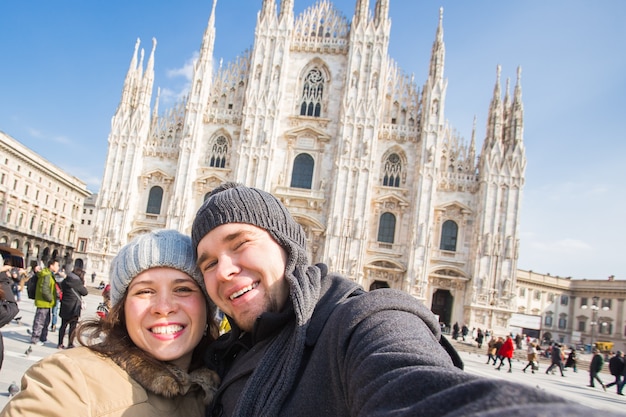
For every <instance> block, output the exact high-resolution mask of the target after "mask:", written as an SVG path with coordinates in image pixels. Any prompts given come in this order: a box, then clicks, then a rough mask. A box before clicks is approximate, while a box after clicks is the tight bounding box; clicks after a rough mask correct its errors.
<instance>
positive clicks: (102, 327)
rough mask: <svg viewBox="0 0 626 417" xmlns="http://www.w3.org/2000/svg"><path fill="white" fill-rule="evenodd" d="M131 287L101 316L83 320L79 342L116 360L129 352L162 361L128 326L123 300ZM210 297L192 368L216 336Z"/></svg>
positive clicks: (199, 365)
mask: <svg viewBox="0 0 626 417" xmlns="http://www.w3.org/2000/svg"><path fill="white" fill-rule="evenodd" d="M127 294H128V291H126V292H125V293H124V295H123V296H122V299H121V300H119V301H118V303H117V304H115V305H114V306H113V307H112V308H111V310H110V311H109V313H108V314H107V315H106V316H105V317H103V318H101V319H98V318H95V319H86V320H83V321H81V323H80V324H79V325H78V329H76V330H77V331H76V334H77V335H78V337H77V339H78V342H79V343H80V344H81V345H83V346H86V347H88V348H89V349H91V350H93V351H94V352H97V353H99V354H101V355H103V356H106V357H110V358H111V359H113V360H114V361H115V362H118V361H116V360H115V359H116V358H120V357H127V356H128V354H129V353H130V352H132V353H133V354H136V355H140V356H141V357H143V358H144V359H145V360H147V361H149V362H152V363H155V364H159V363H162V362H161V361H160V360H158V359H156V358H155V357H154V356H152V355H150V354H149V353H147V352H145V351H144V350H142V349H140V348H139V347H137V345H135V343H134V342H133V340H132V339H131V338H130V335H129V334H128V330H126V318H125V310H124V304H125V303H126V297H127ZM205 298H206V299H207V324H208V327H207V331H206V332H205V334H204V336H203V337H202V339H201V340H200V343H198V346H196V348H195V349H194V351H193V355H192V358H191V364H190V365H189V371H192V370H194V369H198V368H200V367H202V366H203V365H204V364H203V357H204V353H205V351H206V348H207V347H208V346H209V344H210V343H211V342H213V341H214V340H216V339H217V336H218V334H219V325H218V323H217V321H216V318H215V313H216V307H215V304H213V302H211V301H210V300H208V297H206V294H205Z"/></svg>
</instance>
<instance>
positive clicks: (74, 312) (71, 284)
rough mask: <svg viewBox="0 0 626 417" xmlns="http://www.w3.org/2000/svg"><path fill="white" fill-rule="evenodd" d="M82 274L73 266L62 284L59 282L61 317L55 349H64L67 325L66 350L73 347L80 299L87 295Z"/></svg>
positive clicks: (77, 267) (80, 270)
mask: <svg viewBox="0 0 626 417" xmlns="http://www.w3.org/2000/svg"><path fill="white" fill-rule="evenodd" d="M82 274H83V270H82V268H80V267H79V266H75V267H74V269H73V270H72V272H70V273H69V274H67V276H66V277H65V279H64V280H63V282H61V290H62V292H63V298H62V299H61V310H60V313H59V315H60V316H61V328H60V329H59V344H58V345H57V349H65V345H64V344H63V340H64V337H65V330H66V329H67V326H68V325H69V327H70V329H69V334H68V338H67V340H68V342H67V348H68V349H71V348H73V347H74V336H75V330H76V325H77V324H78V320H79V319H80V314H81V312H82V309H83V308H82V304H83V303H82V298H81V297H84V296H86V295H87V294H88V291H87V288H86V287H85V284H84V283H83V280H82V279H81V275H82Z"/></svg>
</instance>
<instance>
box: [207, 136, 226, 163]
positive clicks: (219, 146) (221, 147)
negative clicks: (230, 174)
mask: <svg viewBox="0 0 626 417" xmlns="http://www.w3.org/2000/svg"><path fill="white" fill-rule="evenodd" d="M227 155H228V141H227V140H226V138H225V137H224V136H218V137H217V138H215V140H214V141H213V144H212V146H211V157H210V158H209V166H210V167H213V168H224V167H226V156H227Z"/></svg>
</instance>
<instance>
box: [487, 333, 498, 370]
mask: <svg viewBox="0 0 626 417" xmlns="http://www.w3.org/2000/svg"><path fill="white" fill-rule="evenodd" d="M496 342H497V339H496V338H495V337H492V338H491V339H489V342H487V365H489V362H491V361H493V364H494V365H495V364H496V361H497V360H498V357H497V356H496V354H497V352H498V347H497V346H496Z"/></svg>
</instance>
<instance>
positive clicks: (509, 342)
mask: <svg viewBox="0 0 626 417" xmlns="http://www.w3.org/2000/svg"><path fill="white" fill-rule="evenodd" d="M514 351H515V345H514V344H513V339H511V335H508V336H507V337H506V340H505V341H504V343H503V344H502V346H500V349H498V357H499V358H500V365H499V366H498V367H497V368H496V369H497V370H498V371H499V370H500V368H502V365H504V360H505V359H506V360H507V361H508V362H509V373H511V372H513V367H512V363H511V358H512V357H513V352H514Z"/></svg>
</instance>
